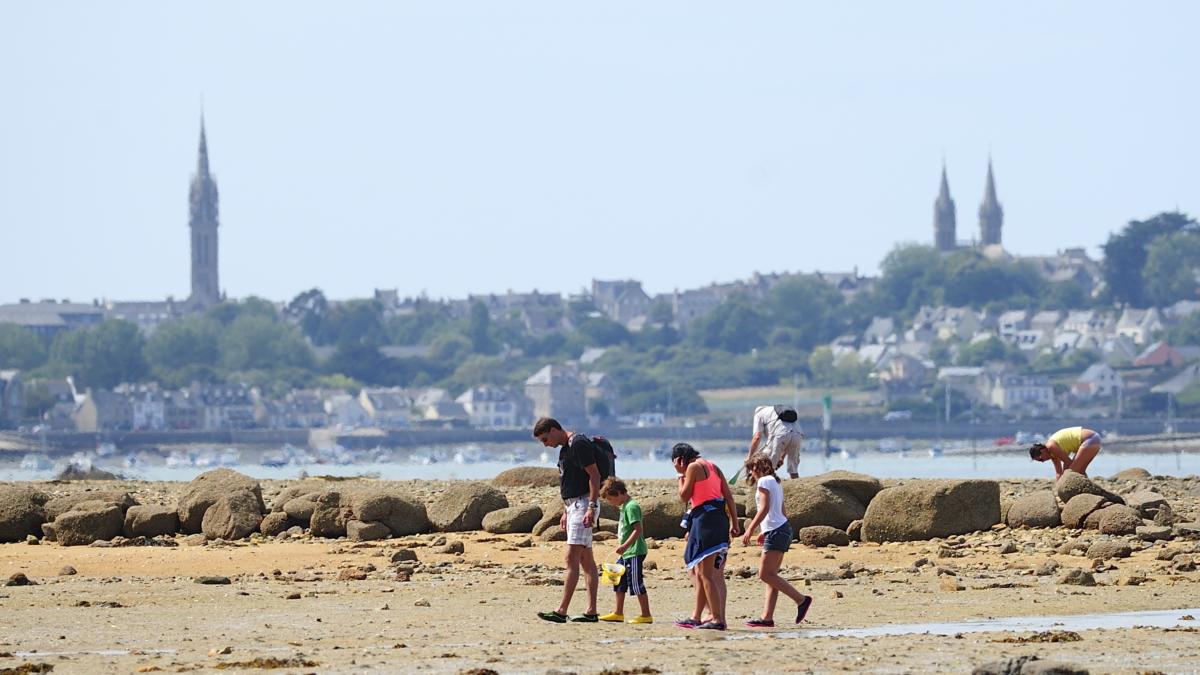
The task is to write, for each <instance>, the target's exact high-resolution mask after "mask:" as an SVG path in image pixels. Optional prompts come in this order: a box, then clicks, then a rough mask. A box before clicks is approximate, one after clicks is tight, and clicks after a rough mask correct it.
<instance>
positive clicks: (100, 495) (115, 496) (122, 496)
mask: <svg viewBox="0 0 1200 675" xmlns="http://www.w3.org/2000/svg"><path fill="white" fill-rule="evenodd" d="M83 502H107V503H109V504H113V505H115V506H117V507H118V508H120V509H121V511H125V510H126V509H128V508H129V507H131V506H134V505H136V504H137V501H136V500H135V499H134V498H133V497H132V496H130V494H129V493H128V492H125V491H123V490H98V491H94V492H80V493H78V494H73V495H67V496H65V497H55V498H53V499H51V500H50V501H48V502H46V520H54V519H56V518H58V517H59V516H60V515H62V514H64V513H66V512H67V511H70V510H71V509H73V508H74V507H75V505H76V504H80V503H83Z"/></svg>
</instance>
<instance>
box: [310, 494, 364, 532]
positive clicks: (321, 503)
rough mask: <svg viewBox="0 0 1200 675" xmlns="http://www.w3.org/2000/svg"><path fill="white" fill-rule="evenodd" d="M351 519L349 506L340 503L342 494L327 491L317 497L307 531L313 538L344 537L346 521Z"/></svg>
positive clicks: (351, 514) (351, 513)
mask: <svg viewBox="0 0 1200 675" xmlns="http://www.w3.org/2000/svg"><path fill="white" fill-rule="evenodd" d="M353 517H354V513H353V511H351V509H350V506H349V505H348V504H343V503H342V493H340V492H338V491H336V490H328V491H326V492H322V493H320V494H318V495H317V508H316V509H314V510H313V513H312V519H311V521H310V522H309V531H310V532H312V535H313V536H314V537H329V538H336V537H344V536H346V521H348V520H351V519H352V518H353Z"/></svg>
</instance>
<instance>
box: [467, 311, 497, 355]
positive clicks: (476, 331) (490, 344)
mask: <svg viewBox="0 0 1200 675" xmlns="http://www.w3.org/2000/svg"><path fill="white" fill-rule="evenodd" d="M467 339H468V340H470V341H471V351H473V352H475V353H476V354H495V353H496V350H497V346H496V340H495V338H494V337H493V336H492V317H491V314H490V313H489V312H488V308H487V305H485V304H483V303H482V302H480V301H478V300H476V301H475V302H473V303H471V314H470V316H468V317H467Z"/></svg>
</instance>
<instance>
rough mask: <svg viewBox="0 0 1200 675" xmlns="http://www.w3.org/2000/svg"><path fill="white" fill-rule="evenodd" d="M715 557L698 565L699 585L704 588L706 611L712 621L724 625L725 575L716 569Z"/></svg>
mask: <svg viewBox="0 0 1200 675" xmlns="http://www.w3.org/2000/svg"><path fill="white" fill-rule="evenodd" d="M715 562H716V556H712V555H710V556H708V557H707V558H705V559H704V562H702V563H700V565H698V567H699V568H700V583H701V584H703V586H704V594H705V595H706V596H707V597H708V611H709V612H711V613H712V618H713V621H716V622H718V623H725V594H724V590H725V589H724V588H723V587H724V586H725V583H724V581H725V575H724V574H722V573H721V570H719V569H717V568H716V566H715V565H714V563H715Z"/></svg>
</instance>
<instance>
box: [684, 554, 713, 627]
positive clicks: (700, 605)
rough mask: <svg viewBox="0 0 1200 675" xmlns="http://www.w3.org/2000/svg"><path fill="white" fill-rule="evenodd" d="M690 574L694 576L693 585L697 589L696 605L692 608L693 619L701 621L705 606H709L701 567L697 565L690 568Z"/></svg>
mask: <svg viewBox="0 0 1200 675" xmlns="http://www.w3.org/2000/svg"><path fill="white" fill-rule="evenodd" d="M688 576H689V577H691V578H692V586H693V587H695V589H696V607H695V609H693V610H692V620H693V621H699V620H700V619H701V617H703V616H704V608H705V607H707V606H708V596H707V595H706V594H705V593H704V583H703V582H701V581H700V568H699V567H698V566H697V567H693V568H692V569H690V570H688Z"/></svg>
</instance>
